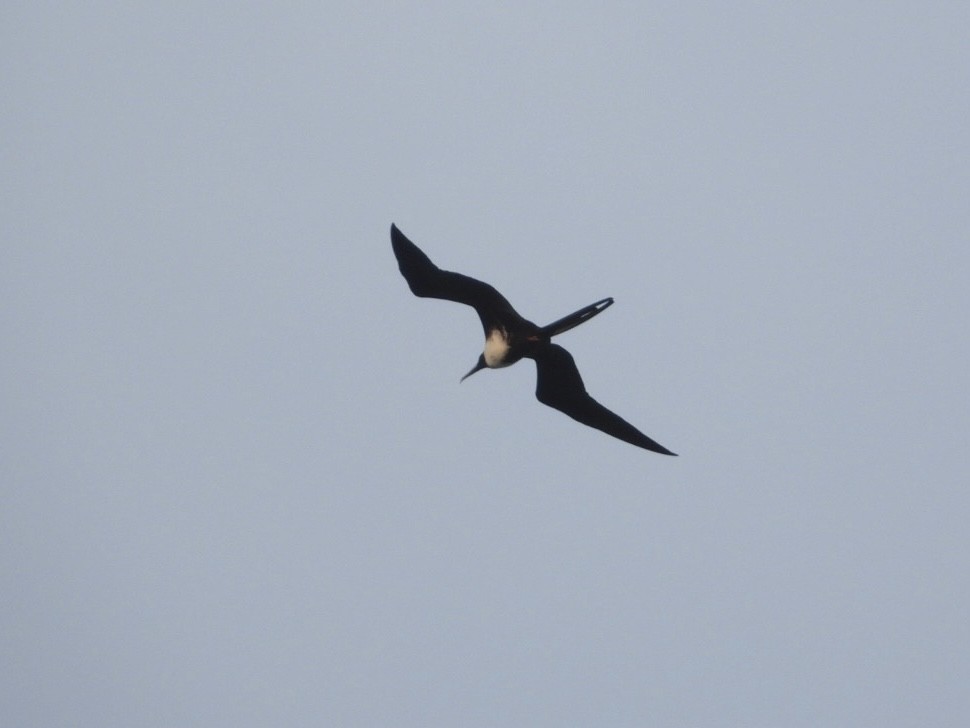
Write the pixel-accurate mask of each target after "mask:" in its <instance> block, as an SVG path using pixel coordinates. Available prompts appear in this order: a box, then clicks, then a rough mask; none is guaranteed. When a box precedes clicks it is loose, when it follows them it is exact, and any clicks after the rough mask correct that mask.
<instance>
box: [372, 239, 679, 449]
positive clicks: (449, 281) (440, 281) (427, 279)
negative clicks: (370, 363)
mask: <svg viewBox="0 0 970 728" xmlns="http://www.w3.org/2000/svg"><path fill="white" fill-rule="evenodd" d="M391 245H392V247H393V248H394V255H395V256H396V257H397V263H398V267H399V268H400V269H401V275H403V276H404V280H406V281H407V283H408V286H409V287H410V288H411V292H412V293H414V295H415V296H420V297H422V298H440V299H443V300H445V301H455V302H456V303H464V304H466V305H468V306H471V307H472V308H474V309H475V311H477V312H478V317H479V318H480V319H481V321H482V328H484V329H485V350H484V351H483V352H482V353H481V354H480V355H479V357H478V362H477V363H476V364H475V366H474V367H473V368H472V369H471V371H469V372H468V374H466V375H465V376H464V377H462V378H461V381H465V379H467V378H468V377H470V376H471V375H472V374H474V373H475V372H477V371H480V370H482V369H484V368H486V367H488V368H490V369H498V368H500V367H507V366H509V365H511V364H514V363H515V362H517V361H518V360H519V359H522V358H523V357H526V358H528V359H533V360H535V363H536V399H538V400H539V401H540V402H542V403H543V404H545V405H548V406H550V407H553V408H554V409H557V410H559V411H560V412H564V413H565V414H567V415H569V416H570V417H572V418H573V419H574V420H576V421H578V422H581V423H583V424H584V425H589V426H590V427H595V428H596V429H598V430H602V431H603V432H605V433H606V434H607V435H612V436H613V437H616V438H619V439H620V440H623V441H624V442H629V443H630V444H632V445H636V446H637V447H642V448H644V449H646V450H652V451H653V452H658V453H662V454H663V455H676V454H677V453H674V452H671V451H670V450H668V449H667V448H665V447H664V446H663V445H661V444H659V443H657V442H654V441H653V440H651V439H650V438H649V437H647V436H646V435H644V434H643V433H642V432H640V430H638V429H637V428H636V427H634V426H633V425H631V424H630V423H629V422H627V421H626V420H624V419H623V418H622V417H620V416H619V415H617V414H615V413H613V412H611V411H610V410H608V409H606V407H604V406H603V405H601V404H600V403H599V402H597V401H596V400H595V399H593V398H592V397H590V396H589V393H588V392H587V391H586V387H585V386H584V385H583V378H582V377H581V376H579V370H578V369H577V368H576V362H575V361H573V357H572V355H571V354H570V353H569V352H568V351H566V350H565V349H563V348H562V347H561V346H559V345H558V344H553V343H552V337H553V336H558V335H559V334H561V333H563V332H564V331H569V329H571V328H574V327H576V326H579V325H580V324H581V323H584V322H586V321H589V320H590V319H591V318H593V317H594V316H596V315H597V314H599V313H602V312H603V311H605V310H606V309H607V308H608V307H610V306H611V305H613V299H612V298H604V299H603V300H601V301H597V302H596V303H591V304H590V305H589V306H585V307H584V308H581V309H579V310H578V311H574V312H573V313H571V314H569V315H568V316H563V317H562V318H561V319H558V320H556V321H553V322H552V323H551V324H548V325H547V326H537V325H536V324H534V323H532V322H531V321H529V320H528V319H526V318H523V317H522V316H520V315H519V314H518V313H517V312H516V310H515V309H514V308H512V304H510V303H509V302H508V300H507V299H506V298H505V296H503V295H502V294H501V293H499V292H498V291H497V290H495V289H494V288H493V287H492V286H490V285H489V284H487V283H483V282H482V281H479V280H476V279H474V278H470V277H469V276H466V275H462V274H461V273H452V272H451V271H447V270H442V269H441V268H439V267H438V266H436V265H435V264H434V263H432V262H431V259H430V258H429V257H428V256H427V255H425V254H424V252H422V251H421V249H420V248H418V246H417V245H415V244H414V243H412V242H411V241H410V240H408V239H407V237H406V236H405V235H404V233H402V232H401V231H400V230H398V228H397V226H396V225H394V224H393V223H392V224H391Z"/></svg>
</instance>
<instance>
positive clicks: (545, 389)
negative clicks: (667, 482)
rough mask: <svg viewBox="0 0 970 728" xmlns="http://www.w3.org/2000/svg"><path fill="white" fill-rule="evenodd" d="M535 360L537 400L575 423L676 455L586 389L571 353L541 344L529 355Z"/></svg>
mask: <svg viewBox="0 0 970 728" xmlns="http://www.w3.org/2000/svg"><path fill="white" fill-rule="evenodd" d="M530 356H531V357H532V358H533V359H535V360H536V374H537V376H536V399H538V400H539V401H540V402H542V403H543V404H545V405H549V406H550V407H552V408H553V409H557V410H559V411H560V412H565V413H566V414H567V415H569V416H570V417H572V418H573V419H574V420H576V421H577V422H582V423H583V424H584V425H589V426H590V427H595V428H596V429H597V430H602V431H603V432H605V433H606V434H607V435H612V436H613V437H617V438H619V439H621V440H623V441H624V442H629V443H630V444H631V445H636V446H637V447H642V448H645V449H647V450H652V451H653V452H659V453H662V454H663V455H676V454H677V453H673V452H671V451H670V450H668V449H667V448H665V447H664V446H663V445H660V444H659V443H656V442H654V441H653V440H651V439H650V438H649V437H647V436H646V435H644V434H643V433H642V432H640V430H638V429H637V428H636V427H634V426H633V425H631V424H630V423H629V422H627V421H626V420H624V419H623V418H622V417H620V416H619V415H617V414H614V413H613V412H610V411H609V410H608V409H606V407H604V406H603V405H601V404H600V403H599V402H597V401H596V400H595V399H593V398H592V397H590V396H589V394H588V393H587V392H586V387H585V386H583V378H582V377H581V376H579V370H578V369H577V368H576V362H575V361H573V357H572V355H571V354H570V353H569V352H568V351H566V350H565V349H563V348H562V347H561V346H558V345H557V344H549V345H548V346H543V347H540V348H539V350H538V351H536V353H535V354H532V355H530Z"/></svg>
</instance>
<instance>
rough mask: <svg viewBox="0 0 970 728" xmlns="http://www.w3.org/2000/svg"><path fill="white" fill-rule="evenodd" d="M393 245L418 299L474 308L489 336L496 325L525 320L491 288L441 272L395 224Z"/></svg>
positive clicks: (405, 275) (458, 274)
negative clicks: (440, 300) (431, 299)
mask: <svg viewBox="0 0 970 728" xmlns="http://www.w3.org/2000/svg"><path fill="white" fill-rule="evenodd" d="M391 245H392V246H393V248H394V255H395V256H396V257H397V264H398V267H399V268H400V269H401V275H403V276H404V280H406V281H407V282H408V286H409V287H410V288H411V292H412V293H413V294H414V295H415V296H421V297H422V298H441V299H444V300H446V301H455V302H456V303H464V304H466V305H468V306H471V307H473V308H474V309H475V310H476V311H477V312H478V316H479V318H480V319H481V320H482V327H483V328H484V329H485V333H486V335H487V334H488V331H489V329H490V328H491V327H492V326H494V325H498V324H504V323H506V322H510V321H511V322H518V321H525V319H523V318H522V317H521V316H520V315H519V314H518V313H516V311H515V309H514V308H512V304H511V303H509V302H508V300H507V299H506V298H505V296H503V295H502V294H501V293H499V292H498V291H496V290H495V289H494V288H493V287H492V286H490V285H488V284H487V283H483V282H482V281H479V280H476V279H474V278H470V277H469V276H466V275H462V274H461V273H452V272H451V271H447V270H441V268H439V267H438V266H436V265H435V264H434V263H432V262H431V259H430V258H429V257H428V256H427V255H425V254H424V252H423V251H422V250H421V249H420V248H418V246H417V245H415V244H414V243H412V242H411V241H410V240H408V239H407V237H406V236H405V235H404V233H402V232H401V231H400V230H398V229H397V226H396V225H393V224H392V225H391Z"/></svg>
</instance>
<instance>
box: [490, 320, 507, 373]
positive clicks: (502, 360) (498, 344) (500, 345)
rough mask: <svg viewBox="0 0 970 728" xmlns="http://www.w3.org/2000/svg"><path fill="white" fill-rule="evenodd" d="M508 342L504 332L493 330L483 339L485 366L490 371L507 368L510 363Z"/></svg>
mask: <svg viewBox="0 0 970 728" xmlns="http://www.w3.org/2000/svg"><path fill="white" fill-rule="evenodd" d="M509 348H510V347H509V340H508V338H507V336H506V334H505V332H504V331H502V330H501V329H493V330H492V331H490V332H489V334H488V338H487V339H485V364H486V365H488V366H489V367H490V368H492V369H498V368H499V367H507V366H508V365H509V364H511V363H512V362H511V361H509V360H508V355H509Z"/></svg>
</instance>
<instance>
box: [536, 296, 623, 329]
mask: <svg viewBox="0 0 970 728" xmlns="http://www.w3.org/2000/svg"><path fill="white" fill-rule="evenodd" d="M612 305H613V299H612V298H604V299H603V300H602V301H597V302H596V303H591V304H589V305H588V306H586V307H585V308H581V309H579V310H578V311H573V313H571V314H569V315H568V316H563V317H562V318H561V319H559V320H557V321H553V322H552V323H551V324H548V325H547V326H543V327H542V333H543V334H544V335H545V336H548V337H549V338H550V339H551V338H552V337H553V336H558V335H559V334H561V333H562V332H563V331H569V329H572V328H575V327H576V326H579V325H580V324H581V323H584V322H586V321H589V320H590V319H591V318H593V316H595V315H596V314H598V313H600V312H601V311H605V310H606V309H608V308H609V307H610V306H612Z"/></svg>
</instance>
